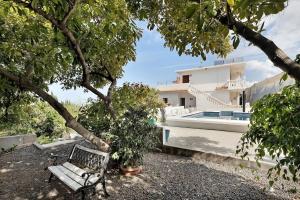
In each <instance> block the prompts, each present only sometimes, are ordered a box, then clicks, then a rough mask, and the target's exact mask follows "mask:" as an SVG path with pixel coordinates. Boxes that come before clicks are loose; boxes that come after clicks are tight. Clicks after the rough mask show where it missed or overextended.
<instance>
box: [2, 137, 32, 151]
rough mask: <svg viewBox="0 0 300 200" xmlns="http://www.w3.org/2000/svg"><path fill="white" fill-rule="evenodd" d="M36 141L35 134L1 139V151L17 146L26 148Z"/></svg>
mask: <svg viewBox="0 0 300 200" xmlns="http://www.w3.org/2000/svg"><path fill="white" fill-rule="evenodd" d="M35 141H36V135H35V134H27V135H14V136H5V137H0V149H2V148H4V149H9V148H11V147H13V146H15V145H17V146H25V145H30V144H33V143H34V142H35Z"/></svg>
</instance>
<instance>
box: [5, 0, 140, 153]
mask: <svg viewBox="0 0 300 200" xmlns="http://www.w3.org/2000/svg"><path fill="white" fill-rule="evenodd" d="M126 8H127V5H126V2H125V1H123V0H113V1H79V0H69V1H63V0H56V1H44V0H10V1H4V0H0V32H1V35H0V76H1V79H3V81H2V82H1V85H0V87H1V88H5V87H7V86H8V85H10V83H11V82H13V83H14V85H15V86H16V87H17V88H20V89H21V90H22V91H30V92H33V93H35V94H36V95H37V96H39V97H40V98H42V99H43V100H45V101H47V102H48V103H49V104H50V105H51V106H52V107H53V108H54V109H55V110H56V111H57V112H58V113H59V114H60V115H62V116H63V118H64V119H65V120H66V122H67V123H66V124H67V126H69V127H71V128H73V129H75V130H76V131H77V132H78V133H80V134H82V135H83V136H84V137H85V138H87V139H89V140H91V141H92V142H94V143H96V144H97V145H98V146H99V147H103V149H104V150H107V148H108V145H107V144H105V143H104V142H103V141H102V140H101V139H99V138H97V137H95V136H94V135H93V134H92V133H90V132H89V131H87V130H86V129H85V128H84V127H83V126H82V125H81V124H79V123H78V122H77V121H76V119H75V118H74V117H73V116H72V115H71V113H70V112H69V111H68V110H67V109H66V108H65V107H64V106H63V105H62V104H61V103H60V102H59V101H57V100H56V99H55V98H54V97H52V96H51V95H50V94H48V93H47V90H48V86H49V85H50V84H52V83H58V82H59V83H60V84H62V86H63V87H64V88H65V89H69V88H76V87H83V88H84V89H86V90H88V91H91V92H92V93H94V94H96V95H97V96H98V97H99V99H101V100H102V101H103V102H105V105H106V106H107V107H108V109H109V110H110V113H111V115H114V112H113V108H112V107H111V96H112V91H113V89H114V87H115V85H116V79H117V78H119V77H121V76H122V72H123V70H122V67H123V66H124V65H125V64H126V63H127V62H129V61H132V60H134V59H135V43H136V41H137V39H138V38H139V37H140V35H141V31H140V30H139V29H138V27H137V26H136V25H135V22H134V21H133V18H132V16H131V13H130V12H129V10H128V9H126ZM107 84H109V89H108V92H107V94H103V93H102V92H101V91H100V90H99V88H102V87H103V86H104V85H107Z"/></svg>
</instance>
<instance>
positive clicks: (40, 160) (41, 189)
mask: <svg viewBox="0 0 300 200" xmlns="http://www.w3.org/2000/svg"><path fill="white" fill-rule="evenodd" d="M72 147H73V144H68V145H63V146H60V147H57V148H55V149H51V150H43V151H41V150H38V149H37V148H36V147H34V146H28V147H24V148H20V149H17V150H15V151H13V152H10V153H6V154H2V155H0V199H1V200H25V199H28V200H35V199H61V200H62V199H80V195H73V194H72V192H71V191H70V190H69V189H68V188H67V187H66V186H64V185H63V184H62V183H61V182H60V181H58V180H53V181H52V182H51V183H50V184H49V183H48V177H49V172H48V171H47V170H44V168H45V167H47V166H48V165H49V161H48V157H49V155H50V153H51V152H53V153H55V154H59V155H62V156H65V159H66V158H67V157H68V155H69V152H70V151H71V149H72ZM63 160H64V159H62V160H61V162H63ZM212 165H215V164H214V163H206V161H203V163H195V162H194V161H192V160H191V159H189V158H185V157H179V156H171V155H166V154H161V153H149V154H147V155H146V156H145V163H144V171H143V173H142V174H140V175H138V176H136V177H129V178H128V177H123V176H120V175H119V172H118V171H116V170H109V172H108V175H107V185H108V187H107V188H108V192H109V194H110V197H108V198H107V199H108V200H110V199H130V200H131V199H137V200H139V199H155V200H156V199H166V200H167V199H172V200H173V199H178V200H179V199H300V196H299V194H292V193H289V192H287V189H284V190H280V189H279V190H277V191H276V192H275V193H270V192H266V191H265V190H264V186H266V184H264V182H261V181H260V182H257V181H255V180H254V179H253V180H252V179H251V178H245V176H240V175H239V174H240V173H244V174H245V173H246V174H248V175H246V177H250V176H251V175H249V174H250V172H245V171H236V169H234V168H232V169H231V168H230V167H229V168H230V170H228V166H225V167H226V170H225V167H224V166H222V167H219V168H220V169H217V168H218V167H213V166H212ZM223 168H224V170H222V169H223ZM100 197H101V194H98V195H96V196H91V195H90V196H89V197H88V198H87V199H100Z"/></svg>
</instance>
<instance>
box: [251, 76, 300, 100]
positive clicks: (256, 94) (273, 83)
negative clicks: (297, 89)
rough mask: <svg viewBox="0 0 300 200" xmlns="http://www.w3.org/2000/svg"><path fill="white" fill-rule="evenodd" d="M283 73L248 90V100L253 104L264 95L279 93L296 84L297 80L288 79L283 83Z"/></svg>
mask: <svg viewBox="0 0 300 200" xmlns="http://www.w3.org/2000/svg"><path fill="white" fill-rule="evenodd" d="M283 74H284V73H283V72H282V73H280V74H277V75H275V76H273V77H271V78H268V79H265V80H263V81H261V82H259V83H255V84H254V85H253V86H251V87H249V88H247V89H246V100H247V102H250V104H252V103H253V102H255V101H257V100H258V99H260V98H262V97H263V96H264V95H267V94H272V93H277V92H279V91H281V90H282V88H283V87H285V86H288V85H292V84H295V79H292V78H290V77H289V78H288V79H287V80H286V81H282V82H280V80H281V77H282V76H283Z"/></svg>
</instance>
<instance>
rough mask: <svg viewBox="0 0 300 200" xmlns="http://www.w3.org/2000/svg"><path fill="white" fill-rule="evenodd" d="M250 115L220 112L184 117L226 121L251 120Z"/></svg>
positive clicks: (200, 113)
mask: <svg viewBox="0 0 300 200" xmlns="http://www.w3.org/2000/svg"><path fill="white" fill-rule="evenodd" d="M250 116H251V114H250V113H243V112H233V111H220V112H199V113H194V114H192V115H186V116H183V118H206V119H225V120H243V121H249V120H250Z"/></svg>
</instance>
